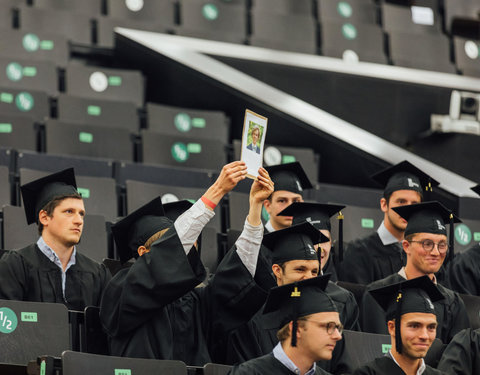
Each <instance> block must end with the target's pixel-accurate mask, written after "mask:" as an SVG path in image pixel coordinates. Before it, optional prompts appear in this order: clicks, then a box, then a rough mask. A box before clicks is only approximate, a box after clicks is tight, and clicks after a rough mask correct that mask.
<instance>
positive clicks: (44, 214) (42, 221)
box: [38, 210, 48, 225]
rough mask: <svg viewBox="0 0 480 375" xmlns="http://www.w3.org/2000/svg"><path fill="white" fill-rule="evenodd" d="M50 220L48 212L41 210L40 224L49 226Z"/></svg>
mask: <svg viewBox="0 0 480 375" xmlns="http://www.w3.org/2000/svg"><path fill="white" fill-rule="evenodd" d="M47 219H48V214H47V211H45V210H41V211H40V212H39V213H38V222H39V223H40V224H43V225H45V224H47V221H48V220H47Z"/></svg>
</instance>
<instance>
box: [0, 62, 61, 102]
mask: <svg viewBox="0 0 480 375" xmlns="http://www.w3.org/2000/svg"><path fill="white" fill-rule="evenodd" d="M0 72H2V74H1V75H0V85H1V86H3V87H11V88H13V89H18V90H43V91H45V92H46V93H47V94H49V95H55V94H56V93H57V92H58V78H57V68H56V66H55V65H54V64H53V63H51V62H48V61H35V60H20V59H16V58H2V59H0Z"/></svg>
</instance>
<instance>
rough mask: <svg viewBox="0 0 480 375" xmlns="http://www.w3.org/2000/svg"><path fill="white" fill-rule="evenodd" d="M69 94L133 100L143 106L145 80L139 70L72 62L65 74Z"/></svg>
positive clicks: (93, 97)
mask: <svg viewBox="0 0 480 375" xmlns="http://www.w3.org/2000/svg"><path fill="white" fill-rule="evenodd" d="M65 84H66V92H67V94H71V95H76V96H81V97H84V98H92V99H107V100H117V101H128V102H133V103H135V105H137V107H142V106H143V99H144V82H143V77H142V73H141V72H139V71H137V70H124V69H111V68H102V67H96V66H83V65H80V64H77V63H71V64H69V65H68V66H67V70H66V74H65Z"/></svg>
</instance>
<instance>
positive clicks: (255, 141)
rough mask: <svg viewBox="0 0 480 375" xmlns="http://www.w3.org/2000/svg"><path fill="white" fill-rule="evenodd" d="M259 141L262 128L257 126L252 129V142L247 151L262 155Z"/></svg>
mask: <svg viewBox="0 0 480 375" xmlns="http://www.w3.org/2000/svg"><path fill="white" fill-rule="evenodd" d="M259 139H260V128H259V127H258V126H255V127H254V128H253V129H252V142H251V143H250V144H248V145H247V149H248V150H250V151H254V152H256V153H257V154H260V144H259Z"/></svg>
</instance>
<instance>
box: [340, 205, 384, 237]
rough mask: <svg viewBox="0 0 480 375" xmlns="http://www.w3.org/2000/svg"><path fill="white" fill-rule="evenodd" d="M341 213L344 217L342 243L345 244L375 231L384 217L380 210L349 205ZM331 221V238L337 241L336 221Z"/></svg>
mask: <svg viewBox="0 0 480 375" xmlns="http://www.w3.org/2000/svg"><path fill="white" fill-rule="evenodd" d="M342 213H343V216H344V219H343V242H344V243H345V244H347V243H348V242H350V241H353V240H355V239H357V238H361V237H364V236H366V235H369V234H370V233H372V232H374V231H376V230H377V228H378V226H379V225H380V223H381V222H382V220H383V216H384V214H383V212H382V211H381V210H380V208H371V207H360V206H351V205H349V206H347V207H345V208H344V209H343V210H342ZM333 219H335V217H334V218H333ZM333 219H332V220H331V224H332V230H331V232H332V237H333V238H334V239H338V220H336V219H335V220H333Z"/></svg>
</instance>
